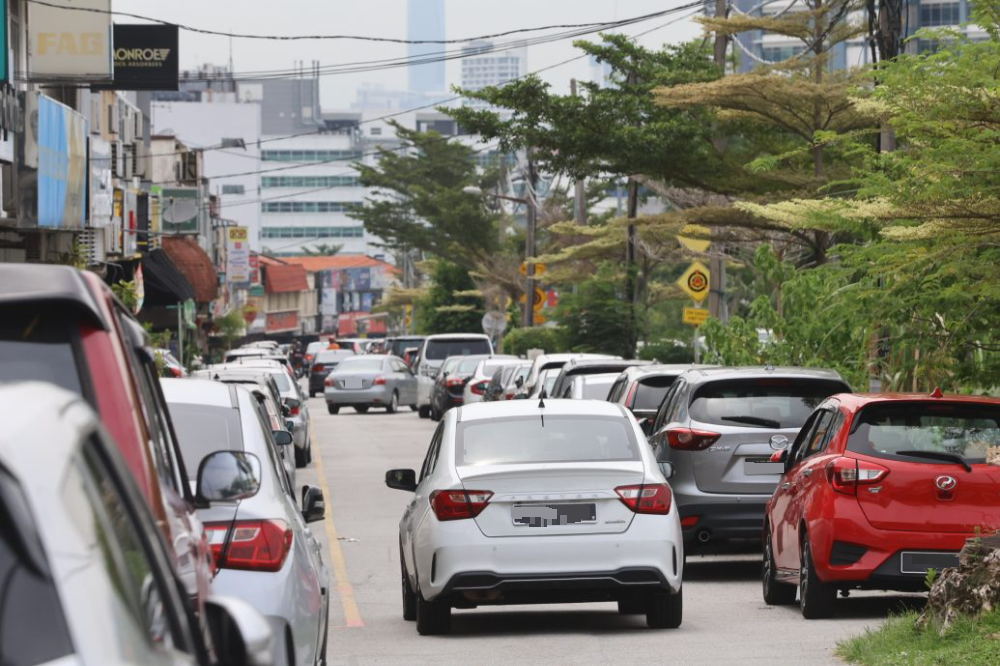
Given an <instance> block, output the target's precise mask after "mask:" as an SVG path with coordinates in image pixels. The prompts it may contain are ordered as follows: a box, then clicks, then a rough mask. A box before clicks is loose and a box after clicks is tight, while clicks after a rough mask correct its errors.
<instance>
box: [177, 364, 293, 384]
mask: <svg viewBox="0 0 1000 666" xmlns="http://www.w3.org/2000/svg"><path fill="white" fill-rule="evenodd" d="M275 371H279V372H283V371H282V370H281V368H278V367H277V366H272V367H270V368H269V367H263V366H256V367H255V366H250V365H244V366H236V367H233V366H231V365H227V366H215V365H213V366H210V367H208V368H205V369H204V370H196V371H195V372H194V376H195V377H196V378H202V379H215V378H216V377H218V378H220V379H222V378H223V377H225V378H226V379H252V380H254V381H257V380H258V379H263V380H264V381H274V380H272V379H271V375H272V374H275Z"/></svg>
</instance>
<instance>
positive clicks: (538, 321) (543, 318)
mask: <svg viewBox="0 0 1000 666" xmlns="http://www.w3.org/2000/svg"><path fill="white" fill-rule="evenodd" d="M534 319H535V325H536V326H540V325H541V324H544V323H545V322H547V321H548V320H549V318H548V317H546V316H545V315H543V314H542V313H541V312H536V313H535V315H534Z"/></svg>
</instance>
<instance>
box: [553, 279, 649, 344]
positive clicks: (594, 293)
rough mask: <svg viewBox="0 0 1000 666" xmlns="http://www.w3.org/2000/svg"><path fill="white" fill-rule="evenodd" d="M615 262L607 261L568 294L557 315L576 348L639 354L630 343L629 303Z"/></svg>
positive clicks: (565, 295) (567, 340)
mask: <svg viewBox="0 0 1000 666" xmlns="http://www.w3.org/2000/svg"><path fill="white" fill-rule="evenodd" d="M621 290H622V279H621V276H620V275H618V273H617V271H616V267H615V266H614V264H612V263H610V262H605V263H604V264H602V265H601V266H600V268H598V270H597V274H596V275H595V276H594V277H593V278H591V279H589V280H586V281H584V282H581V283H580V284H579V285H578V287H577V293H575V294H573V293H569V294H564V295H563V297H562V299H561V301H560V303H559V307H558V308H556V315H555V319H556V320H557V321H558V322H559V323H560V324H561V325H562V326H563V327H564V328H565V329H566V344H567V346H568V347H569V348H570V350H572V351H575V352H590V353H604V354H615V355H620V356H623V357H625V358H632V357H634V356H635V349H634V348H633V347H632V345H631V344H630V342H629V340H631V331H630V330H629V305H628V303H627V302H626V300H625V299H624V298H623V295H622V291H621Z"/></svg>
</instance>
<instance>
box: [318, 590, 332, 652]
mask: <svg viewBox="0 0 1000 666" xmlns="http://www.w3.org/2000/svg"><path fill="white" fill-rule="evenodd" d="M327 603H328V604H329V602H327ZM329 616H330V611H329V608H328V609H327V617H329ZM329 637H330V627H329V625H328V626H326V627H324V628H323V644H322V647H320V649H319V654H318V655H317V658H316V666H327V664H326V642H327V639H328V638H329Z"/></svg>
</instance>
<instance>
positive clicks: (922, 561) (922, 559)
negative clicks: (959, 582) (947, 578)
mask: <svg viewBox="0 0 1000 666" xmlns="http://www.w3.org/2000/svg"><path fill="white" fill-rule="evenodd" d="M957 566H958V553H920V552H902V553H900V554H899V570H900V572H901V573H906V574H920V575H921V576H922V575H924V574H926V573H927V570H928V569H936V570H938V571H941V570H942V569H947V568H949V567H957Z"/></svg>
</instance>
